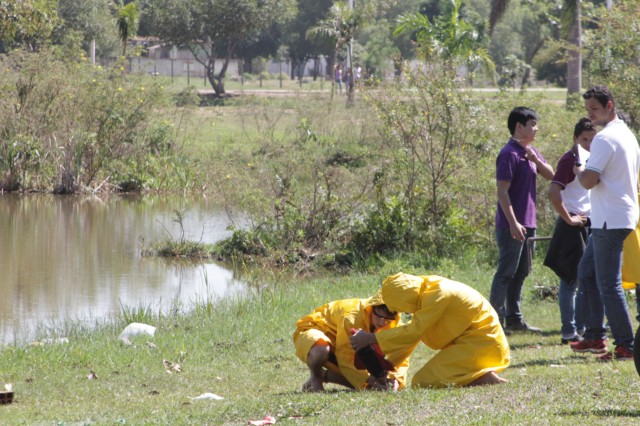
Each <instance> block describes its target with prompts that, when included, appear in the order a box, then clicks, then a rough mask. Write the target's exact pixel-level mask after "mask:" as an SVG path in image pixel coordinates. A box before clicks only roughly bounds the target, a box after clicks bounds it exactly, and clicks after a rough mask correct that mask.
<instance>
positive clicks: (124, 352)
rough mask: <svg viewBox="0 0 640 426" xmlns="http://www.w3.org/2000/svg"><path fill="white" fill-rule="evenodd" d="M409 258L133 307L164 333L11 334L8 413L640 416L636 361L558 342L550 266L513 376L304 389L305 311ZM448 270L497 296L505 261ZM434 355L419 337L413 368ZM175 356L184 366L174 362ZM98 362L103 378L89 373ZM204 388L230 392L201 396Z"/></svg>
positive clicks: (107, 418)
mask: <svg viewBox="0 0 640 426" xmlns="http://www.w3.org/2000/svg"><path fill="white" fill-rule="evenodd" d="M400 268H401V267H400V266H399V265H397V264H396V265H388V266H386V267H385V268H383V270H381V271H380V272H379V273H377V274H376V275H352V276H349V277H336V276H331V277H322V278H307V279H297V278H292V277H286V276H280V275H273V274H271V275H269V276H266V277H262V278H259V279H255V283H254V286H253V287H252V288H253V290H250V291H249V292H248V293H247V296H246V297H243V298H241V299H237V300H224V301H219V302H215V301H207V300H201V301H199V303H197V304H196V305H195V306H194V309H186V308H185V309H181V310H179V312H178V313H171V314H167V313H152V312H149V311H144V310H142V311H139V312H137V313H136V314H135V315H133V313H135V310H131V311H129V312H128V319H129V320H136V321H141V322H145V323H148V324H151V325H154V326H157V327H158V329H157V331H156V334H155V336H154V337H150V336H135V337H132V338H131V341H132V342H133V345H131V346H127V345H125V344H123V343H122V342H120V341H119V340H118V335H119V333H120V331H121V330H122V329H123V328H124V326H125V325H126V323H127V321H125V319H124V318H123V317H121V318H119V319H117V320H116V321H115V322H114V323H113V324H104V325H102V326H100V327H98V329H97V330H96V331H89V330H86V329H82V328H81V327H79V326H68V330H67V333H66V337H68V338H69V342H68V343H60V344H42V345H27V346H8V347H3V348H1V349H0V383H3V382H4V383H13V385H14V390H15V402H14V403H13V404H11V405H5V406H0V419H1V420H2V423H3V424H12V425H32V424H58V425H72V424H73V425H76V424H86V425H90V424H96V425H97V424H100V425H102V424H135V425H139V424H198V425H205V424H209V425H222V424H225V425H227V424H228V425H242V424H246V423H247V421H248V420H256V419H261V418H263V417H264V416H266V415H272V416H275V417H276V418H277V421H278V424H305V425H312V424H317V425H328V424H336V425H338V424H339V425H354V424H357V425H370V424H375V425H385V424H387V425H388V424H407V425H417V424H523V425H525V424H526V425H528V424H576V423H582V424H590V425H591V424H603V425H604V424H612V423H614V422H615V423H616V424H637V421H638V417H639V416H640V411H638V408H637V392H638V390H639V389H640V380H639V379H638V375H637V374H636V372H635V369H634V366H633V363H632V362H626V363H620V362H619V363H612V364H606V365H600V364H596V363H595V361H594V359H593V357H592V356H582V355H574V354H573V353H572V352H571V351H570V350H569V348H568V347H567V346H561V345H560V344H559V342H560V334H559V314H558V308H557V304H556V303H555V302H553V301H549V300H541V299H539V298H538V297H536V296H535V291H534V286H535V285H538V284H545V283H546V284H549V283H551V282H555V279H554V278H553V277H552V276H551V275H550V274H549V273H548V272H547V271H545V270H544V269H543V268H542V267H540V266H539V265H536V266H535V269H534V274H533V275H532V276H531V277H530V278H529V279H528V281H527V284H526V290H525V291H526V294H525V297H524V301H523V310H524V313H525V315H526V318H527V320H528V321H530V322H531V323H532V324H535V325H537V326H541V327H543V329H544V330H545V333H544V334H543V335H541V336H538V335H517V336H513V337H511V338H510V344H511V347H512V364H511V367H510V368H508V369H507V370H506V371H505V373H504V377H505V378H507V379H508V380H509V383H508V384H506V385H503V386H496V387H488V388H472V389H440V390H424V389H422V390H406V391H403V392H399V393H397V394H390V393H368V392H359V393H355V392H347V391H345V390H343V389H340V388H337V387H332V386H329V387H328V392H326V393H323V394H305V393H301V392H300V386H301V384H302V382H304V380H305V379H306V377H307V373H306V369H305V367H304V366H303V364H302V363H301V362H300V361H299V360H298V359H297V358H296V357H295V355H294V353H293V346H292V343H291V333H292V331H293V328H294V325H295V321H296V320H297V319H298V318H299V317H300V316H302V315H304V314H306V313H308V312H309V311H311V310H312V309H313V308H314V307H316V306H318V305H320V304H322V303H324V302H326V301H328V300H332V299H338V298H347V297H367V296H369V295H370V294H372V293H373V292H374V291H375V290H376V289H377V288H378V286H379V285H380V282H381V279H382V278H383V277H384V276H386V275H388V274H390V273H393V272H396V271H397V270H398V269H400ZM403 269H404V270H405V271H406V272H412V273H424V272H429V271H422V270H412V269H411V268H409V267H406V268H403ZM434 272H436V271H434ZM437 273H439V274H442V275H445V276H449V277H451V278H454V279H457V280H460V281H463V282H465V283H469V284H471V285H472V286H474V287H475V288H477V289H478V290H479V291H481V292H482V293H483V294H485V295H487V294H488V290H489V286H490V280H491V275H492V273H493V270H492V269H489V268H487V267H484V266H480V265H476V264H474V263H473V261H470V260H466V261H460V263H453V262H448V263H444V264H443V265H441V268H440V269H439V270H438V271H437ZM631 310H632V312H633V313H635V309H634V308H633V305H631ZM430 356H432V352H431V351H430V350H428V349H425V348H424V347H420V348H419V350H418V351H416V353H415V354H414V355H413V357H412V367H411V369H410V376H411V374H412V373H413V372H415V371H416V369H417V368H418V367H420V366H421V365H422V364H423V363H424V362H425V361H426V360H427V359H428V358H429V357H430ZM163 359H166V360H169V361H172V362H174V363H178V364H179V365H180V366H181V369H182V371H181V372H174V373H172V374H168V373H167V372H166V371H165V367H164V366H163V362H162V361H163ZM91 373H94V374H95V376H96V377H97V379H89V378H88V376H89V375H90V374H91ZM205 392H211V393H214V394H217V395H220V396H222V397H223V398H224V399H223V400H219V401H214V400H192V399H190V398H189V397H195V396H198V395H201V394H203V393H205ZM296 416H301V418H297V419H292V417H296Z"/></svg>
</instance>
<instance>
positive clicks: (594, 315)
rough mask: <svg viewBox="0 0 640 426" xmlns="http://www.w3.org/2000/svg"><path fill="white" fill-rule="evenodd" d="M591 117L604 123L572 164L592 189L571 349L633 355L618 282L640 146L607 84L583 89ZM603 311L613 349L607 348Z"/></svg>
mask: <svg viewBox="0 0 640 426" xmlns="http://www.w3.org/2000/svg"><path fill="white" fill-rule="evenodd" d="M582 97H583V98H584V105H585V108H586V110H587V112H588V114H589V118H590V119H591V121H592V122H593V124H594V125H596V126H603V129H602V130H601V131H600V132H599V133H598V134H597V135H596V137H595V138H594V139H593V142H592V143H591V156H590V158H589V162H588V163H587V164H583V165H581V166H580V167H577V166H576V167H575V170H574V171H575V173H576V176H577V177H578V180H579V181H580V184H582V186H583V187H585V188H586V189H590V190H591V236H590V237H589V242H588V244H587V248H586V250H585V253H584V255H583V256H582V259H581V260H580V264H579V266H578V279H579V280H580V285H581V286H582V288H583V289H584V300H585V303H586V304H587V306H588V309H587V312H588V315H587V321H586V323H587V330H586V332H585V334H584V340H583V341H581V342H575V343H572V344H571V348H572V349H573V350H574V351H575V352H591V353H595V354H601V355H599V356H598V357H597V360H598V361H611V360H620V361H625V360H632V359H633V339H634V330H633V326H632V324H631V317H630V315H629V308H628V306H627V300H626V297H625V294H624V290H623V288H622V249H623V243H624V240H625V239H626V238H627V236H628V235H629V234H630V233H631V231H632V230H634V229H635V228H636V226H637V224H638V216H639V208H638V173H639V172H640V148H638V141H637V140H636V138H635V136H634V135H633V133H632V132H631V130H629V128H628V127H627V125H626V124H625V123H624V122H623V121H622V120H621V119H620V118H619V117H618V115H617V112H616V103H615V99H614V97H613V95H612V93H611V91H610V90H609V89H608V88H607V87H606V86H594V87H592V88H591V89H589V90H587V91H586V92H585V93H584V95H583V96H582ZM605 313H606V316H607V320H608V323H609V327H610V328H611V334H612V336H613V338H614V342H613V344H614V345H615V349H614V350H613V351H607V342H606V339H607V331H606V328H605V326H604V317H605Z"/></svg>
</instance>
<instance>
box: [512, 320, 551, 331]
mask: <svg viewBox="0 0 640 426" xmlns="http://www.w3.org/2000/svg"><path fill="white" fill-rule="evenodd" d="M504 330H505V332H507V331H508V332H510V333H518V332H525V333H542V329H541V328H538V327H534V326H532V325H529V324H527V323H526V322H524V320H520V321H519V322H512V323H509V322H508V323H507V326H506V327H505V329H504Z"/></svg>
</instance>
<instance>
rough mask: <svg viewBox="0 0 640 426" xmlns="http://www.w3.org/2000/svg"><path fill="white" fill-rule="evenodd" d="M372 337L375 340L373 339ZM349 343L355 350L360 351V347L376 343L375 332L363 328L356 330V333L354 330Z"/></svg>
mask: <svg viewBox="0 0 640 426" xmlns="http://www.w3.org/2000/svg"><path fill="white" fill-rule="evenodd" d="M372 338H373V340H374V341H372ZM349 343H350V344H351V347H352V348H353V350H354V351H356V352H357V351H359V350H360V349H362V348H364V347H366V346H368V345H370V344H372V343H375V337H374V335H373V333H367V332H366V331H363V330H362V329H359V330H356V332H355V334H354V333H353V331H352V335H351V336H350V337H349Z"/></svg>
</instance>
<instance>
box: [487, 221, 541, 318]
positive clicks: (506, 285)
mask: <svg viewBox="0 0 640 426" xmlns="http://www.w3.org/2000/svg"><path fill="white" fill-rule="evenodd" d="M535 236H536V229H535V228H527V235H526V237H527V238H531V237H535ZM496 242H497V243H498V269H497V270H496V273H495V275H494V276H493V282H492V283H491V295H490V296H489V301H490V302H491V305H492V306H493V309H495V310H496V312H497V313H498V317H499V318H500V322H501V323H502V324H503V325H508V324H509V323H517V322H519V321H522V312H520V300H521V299H522V286H523V284H524V280H525V278H527V275H529V269H530V265H529V259H528V256H527V247H526V245H525V243H524V242H523V241H517V240H514V239H513V238H512V237H511V232H510V231H509V229H508V228H507V229H504V228H496ZM505 321H506V323H505Z"/></svg>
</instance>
